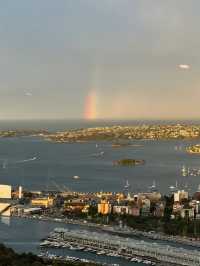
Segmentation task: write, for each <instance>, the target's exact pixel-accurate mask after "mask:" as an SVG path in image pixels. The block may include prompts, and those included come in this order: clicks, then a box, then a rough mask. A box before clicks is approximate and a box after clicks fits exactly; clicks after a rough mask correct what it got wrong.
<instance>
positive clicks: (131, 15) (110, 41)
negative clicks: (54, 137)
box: [0, 0, 200, 120]
mask: <svg viewBox="0 0 200 266" xmlns="http://www.w3.org/2000/svg"><path fill="white" fill-rule="evenodd" d="M0 7H1V8H0V22H1V24H0V25H1V27H0V33H1V43H0V55H1V64H0V70H1V79H0V120H7V119H63V118H67V119H69V118H71V119H72V118H83V119H176V118H180V119H198V118H200V112H199V110H198V109H197V106H198V99H199V96H200V91H199V77H198V75H199V73H198V70H199V67H200V60H199V59H200V58H199V51H198V50H199V45H200V37H199V36H200V35H199V34H198V33H199V29H198V25H199V22H200V18H199V14H198V10H199V7H200V3H199V2H198V1H194V0H192V1H186V0H176V1H172V0H169V1H167V2H166V1H160V0H154V1H153V0H150V1H148V2H147V1H144V0H140V1H139V0H135V1H132V0H123V1H122V0H102V1H97V0H95V1H94V0H84V1H81V0H77V1H73V0H68V1H64V0H60V1H59V2H55V1H52V0H48V1H47V0H44V1H42V2H41V1H38V0H36V1H30V2H29V1H28V2H27V1H25V0H21V1H20V2H16V3H14V2H12V3H11V2H9V1H7V2H3V1H0Z"/></svg>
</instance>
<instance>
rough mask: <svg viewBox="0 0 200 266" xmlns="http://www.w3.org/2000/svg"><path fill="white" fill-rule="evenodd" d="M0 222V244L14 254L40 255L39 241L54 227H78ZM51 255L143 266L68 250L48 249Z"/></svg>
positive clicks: (53, 223)
mask: <svg viewBox="0 0 200 266" xmlns="http://www.w3.org/2000/svg"><path fill="white" fill-rule="evenodd" d="M2 219H3V220H2V221H3V222H1V221H0V242H3V243H4V244H5V245H6V246H8V247H11V248H13V249H14V250H15V251H16V252H19V253H23V252H33V253H35V254H39V253H40V248H39V244H40V240H41V239H43V238H45V237H47V236H48V235H49V233H50V232H51V231H53V230H54V228H56V227H62V228H63V227H64V228H71V229H73V228H74V229H75V228H76V229H77V228H80V226H77V225H66V224H60V223H56V222H46V221H37V220H27V219H21V218H11V219H10V218H2ZM48 251H49V252H50V253H51V254H57V255H63V256H66V255H68V256H74V257H79V258H86V259H89V260H93V261H96V262H101V263H109V264H111V263H117V264H119V265H120V266H126V265H127V266H130V265H138V266H139V265H144V264H142V263H137V264H136V263H131V262H129V261H127V260H125V259H120V258H113V257H107V256H103V255H102V256H99V255H96V254H93V253H89V252H83V251H73V250H69V249H66V248H65V249H48Z"/></svg>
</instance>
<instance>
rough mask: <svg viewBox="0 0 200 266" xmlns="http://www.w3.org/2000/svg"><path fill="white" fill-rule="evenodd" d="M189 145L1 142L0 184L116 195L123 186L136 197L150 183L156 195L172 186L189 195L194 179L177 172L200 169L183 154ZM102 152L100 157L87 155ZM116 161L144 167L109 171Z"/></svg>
mask: <svg viewBox="0 0 200 266" xmlns="http://www.w3.org/2000/svg"><path fill="white" fill-rule="evenodd" d="M195 143H197V141H194V140H193V141H190V140H176V141H175V140H166V141H150V140H146V141H145V140H144V141H133V142H132V146H124V147H121V148H113V147H112V145H111V143H110V142H98V143H96V142H95V143H94V142H89V143H73V144H67V143H66V144H63V143H59V144H58V143H56V144H55V143H51V142H47V141H44V140H43V139H37V138H30V137H23V138H4V139H0V183H5V184H12V185H14V186H18V185H22V186H23V187H25V188H27V189H31V190H41V189H44V190H45V189H53V190H58V189H61V190H65V189H70V190H77V191H99V190H103V191H122V189H123V187H124V185H125V184H126V183H127V181H128V183H129V184H130V190H131V191H134V192H138V191H147V190H148V188H149V187H150V186H151V185H152V184H153V182H154V181H155V182H154V184H156V186H157V189H158V190H160V191H161V192H162V193H168V192H169V187H170V186H175V183H176V181H177V183H178V186H180V188H184V187H186V189H190V191H191V192H193V191H195V190H196V189H197V187H198V185H199V183H200V182H199V176H198V175H189V176H188V175H185V174H183V171H182V169H183V167H185V168H189V169H200V156H199V155H198V154H188V153H186V151H185V148H186V147H187V146H188V145H190V144H195ZM96 144H97V145H96ZM176 147H179V149H177V148H176ZM102 151H103V153H102V156H93V155H94V154H101V152H102ZM30 158H34V160H30ZM122 158H133V159H144V160H145V161H146V163H145V164H144V165H139V166H136V167H120V166H119V167H118V166H113V161H114V160H119V159H122ZM191 172H192V171H191ZM196 172H197V171H196ZM74 176H78V177H80V178H78V179H76V178H73V177H74Z"/></svg>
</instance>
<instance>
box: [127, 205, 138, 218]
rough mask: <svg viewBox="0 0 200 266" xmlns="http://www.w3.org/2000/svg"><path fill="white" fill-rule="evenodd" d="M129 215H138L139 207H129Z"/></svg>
mask: <svg viewBox="0 0 200 266" xmlns="http://www.w3.org/2000/svg"><path fill="white" fill-rule="evenodd" d="M129 215H132V216H140V208H138V207H137V206H135V207H132V208H129Z"/></svg>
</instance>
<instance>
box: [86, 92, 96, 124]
mask: <svg viewBox="0 0 200 266" xmlns="http://www.w3.org/2000/svg"><path fill="white" fill-rule="evenodd" d="M96 105H97V96H96V91H95V90H91V91H90V92H89V94H88V95H87V97H86V101H85V112H84V118H85V119H96V118H97V110H96Z"/></svg>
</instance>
